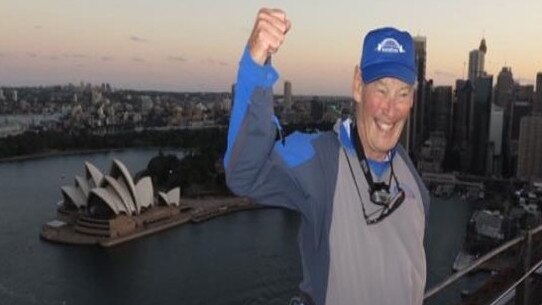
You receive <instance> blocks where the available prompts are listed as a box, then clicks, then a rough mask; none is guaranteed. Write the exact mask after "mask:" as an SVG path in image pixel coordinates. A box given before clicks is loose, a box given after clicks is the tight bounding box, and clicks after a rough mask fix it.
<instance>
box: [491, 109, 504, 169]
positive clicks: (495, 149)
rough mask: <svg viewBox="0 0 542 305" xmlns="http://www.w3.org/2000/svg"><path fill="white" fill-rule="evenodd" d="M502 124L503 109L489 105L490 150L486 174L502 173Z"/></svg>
mask: <svg viewBox="0 0 542 305" xmlns="http://www.w3.org/2000/svg"><path fill="white" fill-rule="evenodd" d="M503 124H504V109H503V108H502V107H500V106H498V105H496V104H492V105H491V116H490V123H489V143H490V146H491V148H492V150H491V151H490V152H489V155H490V156H489V157H490V163H491V164H492V166H490V167H489V168H488V172H491V173H492V174H496V175H500V173H501V172H502V134H503Z"/></svg>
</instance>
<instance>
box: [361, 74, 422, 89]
mask: <svg viewBox="0 0 542 305" xmlns="http://www.w3.org/2000/svg"><path fill="white" fill-rule="evenodd" d="M365 86H370V87H384V88H387V89H395V90H413V89H414V88H415V86H414V85H411V84H408V83H406V82H405V81H403V80H401V79H398V78H395V77H382V78H379V79H376V80H374V81H372V82H369V83H367V84H365Z"/></svg>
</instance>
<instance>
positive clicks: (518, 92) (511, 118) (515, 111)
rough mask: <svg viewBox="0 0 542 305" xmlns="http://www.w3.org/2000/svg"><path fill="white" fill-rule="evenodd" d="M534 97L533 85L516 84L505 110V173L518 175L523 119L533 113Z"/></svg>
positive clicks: (506, 174)
mask: <svg viewBox="0 0 542 305" xmlns="http://www.w3.org/2000/svg"><path fill="white" fill-rule="evenodd" d="M533 98H534V87H533V86H532V85H524V86H522V85H519V84H515V85H514V95H513V98H512V102H511V103H510V104H509V105H508V107H507V108H506V109H505V110H504V122H503V123H504V124H503V140H502V145H503V146H502V154H503V175H504V176H505V177H513V176H516V172H517V168H518V166H517V162H518V149H519V148H518V147H519V144H518V142H519V133H520V127H521V119H522V118H523V117H526V116H528V115H530V114H531V111H532V103H533Z"/></svg>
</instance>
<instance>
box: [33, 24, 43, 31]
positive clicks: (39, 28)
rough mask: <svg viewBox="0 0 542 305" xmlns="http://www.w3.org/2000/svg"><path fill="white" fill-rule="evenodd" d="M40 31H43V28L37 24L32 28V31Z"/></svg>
mask: <svg viewBox="0 0 542 305" xmlns="http://www.w3.org/2000/svg"><path fill="white" fill-rule="evenodd" d="M41 29H43V27H42V26H41V25H39V24H37V25H35V26H34V30H41Z"/></svg>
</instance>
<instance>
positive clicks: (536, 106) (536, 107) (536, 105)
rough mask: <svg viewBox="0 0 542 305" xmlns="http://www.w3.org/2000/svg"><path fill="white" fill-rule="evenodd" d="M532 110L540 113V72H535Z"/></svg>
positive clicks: (541, 100)
mask: <svg viewBox="0 0 542 305" xmlns="http://www.w3.org/2000/svg"><path fill="white" fill-rule="evenodd" d="M533 112H535V113H542V72H538V73H537V74H536V98H535V102H534V105H533Z"/></svg>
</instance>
